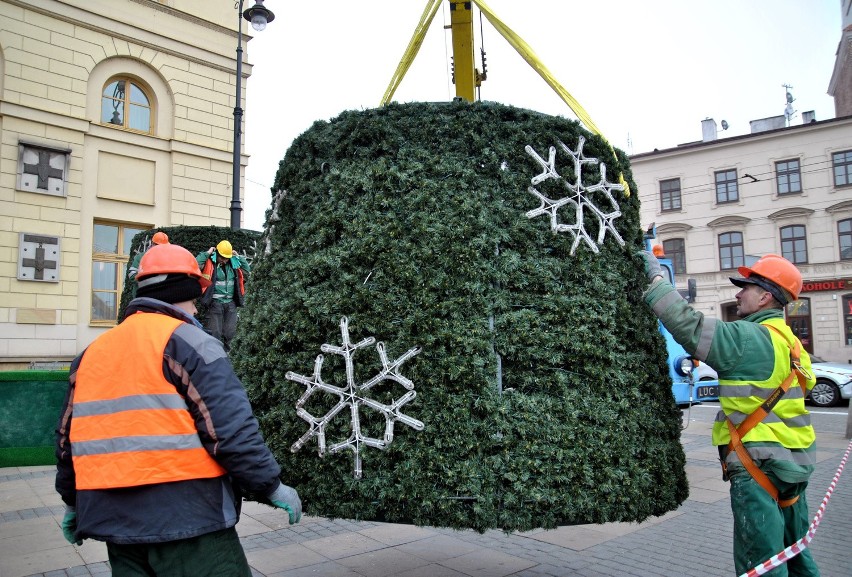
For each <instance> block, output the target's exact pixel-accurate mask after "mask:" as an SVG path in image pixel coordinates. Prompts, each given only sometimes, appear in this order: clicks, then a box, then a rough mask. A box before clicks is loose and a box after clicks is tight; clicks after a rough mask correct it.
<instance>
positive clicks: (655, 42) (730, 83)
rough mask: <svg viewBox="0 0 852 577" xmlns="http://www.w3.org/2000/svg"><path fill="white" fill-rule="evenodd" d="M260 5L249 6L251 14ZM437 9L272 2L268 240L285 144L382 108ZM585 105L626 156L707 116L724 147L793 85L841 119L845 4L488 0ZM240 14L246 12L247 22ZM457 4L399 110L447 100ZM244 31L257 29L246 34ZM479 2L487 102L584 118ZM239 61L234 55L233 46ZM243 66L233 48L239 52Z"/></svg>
mask: <svg viewBox="0 0 852 577" xmlns="http://www.w3.org/2000/svg"><path fill="white" fill-rule="evenodd" d="M253 3H254V0H246V2H245V7H246V8H247V7H248V6H250V5H251V4H253ZM426 4H427V2H426V0H392V1H391V0H386V1H384V2H377V1H376V0H324V1H322V2H292V1H290V0H287V1H283V0H266V1H265V5H266V6H267V7H268V8H269V9H270V10H272V11H273V12H274V13H275V20H274V21H273V22H272V23H270V24H269V26H268V27H267V28H266V30H264V31H263V32H254V31H251V32H252V34H253V35H254V38H253V39H252V40H251V41H250V42H249V44H248V45H247V46H246V48H245V49H246V53H247V57H248V61H249V62H250V63H251V64H252V65H253V70H252V76H251V78H249V80H248V83H247V102H246V105H245V119H246V132H245V134H244V135H243V143H244V146H245V151H246V153H247V154H249V155H250V159H249V164H248V169H247V171H246V181H245V195H246V197H245V201H244V203H243V208H244V210H245V213H244V219H243V225H244V226H245V227H246V228H250V229H254V230H262V228H263V223H264V212H265V211H266V209H267V208H268V207H269V205H270V202H271V195H270V192H269V189H270V187H271V185H272V182H273V179H274V177H275V173H276V170H277V168H278V162H279V161H280V160H281V159H282V158H283V157H284V154H285V152H286V151H287V148H288V147H289V146H290V143H291V142H292V141H293V139H294V138H295V137H297V136H298V135H299V134H301V133H302V132H304V131H305V130H307V129H308V128H310V126H311V124H312V123H313V122H314V121H316V120H328V119H330V118H334V117H335V116H337V115H338V114H340V113H341V112H343V111H345V110H362V109H367V108H374V107H376V106H378V105H379V102H380V100H381V98H382V96H383V94H384V92H385V90H386V88H387V86H388V83H389V82H390V79H391V77H392V75H393V73H394V71H395V70H396V67H397V65H398V63H399V60H400V58H401V57H402V54H403V52H404V50H405V48H406V46H407V45H408V42H409V40H410V39H411V36H412V34H413V32H414V29H415V27H416V26H417V23H418V22H419V20H420V16H421V14H422V13H423V10H424V8H425V7H426ZM486 4H487V5H488V6H489V7H490V8H491V10H492V11H493V12H494V13H496V15H497V16H498V17H499V18H500V19H501V20H503V22H504V23H505V24H506V25H507V26H508V27H509V28H511V29H512V30H514V31H515V32H516V33H517V34H518V35H519V36H520V37H521V38H523V39H524V40H525V41H526V42H527V44H529V45H530V47H532V49H533V50H534V51H535V52H536V54H537V55H538V56H539V58H540V59H541V61H542V62H543V63H544V64H545V66H547V67H548V68H549V69H550V71H551V72H552V73H553V74H554V76H555V77H556V78H557V80H558V81H559V82H560V83H561V84H562V85H563V86H564V87H565V88H566V89H567V91H568V92H569V93H570V94H571V95H572V96H573V97H574V98H575V99H577V100H578V101H579V102H580V104H581V105H582V106H583V107H584V108H585V109H586V111H587V112H588V114H589V116H590V117H591V118H592V120H593V121H594V122H595V123H596V124H597V125H598V127H599V128H600V130H601V132H602V133H603V135H604V136H605V137H606V138H607V139H608V140H609V141H610V142H612V144H613V145H615V146H616V147H618V148H621V149H623V150H625V151H627V152H628V153H630V154H637V153H640V152H648V151H651V150H653V149H655V148H660V149H662V148H668V147H672V146H677V145H678V144H682V143H685V142H693V141H696V140H701V121H702V120H703V119H705V118H708V117H709V118H713V119H715V120H716V122H717V123H718V124H721V121H722V120H725V121H727V123H728V125H729V129H728V130H727V132H721V128H720V137H726V136H737V135H741V134H747V133H748V132H749V121H750V120H756V119H760V118H766V117H769V116H776V115H780V114H783V113H784V106H785V104H786V101H785V88H784V87H783V85H784V84H789V85H792V89H790V92H791V93H792V94H793V97H794V98H795V101H794V102H793V107H794V109H795V110H796V111H797V112H796V114H795V116H794V118H793V124H798V123H801V113H802V112H805V111H809V110H813V111H814V112H815V114H816V119H817V120H826V119H829V118H833V117H834V102H833V100H832V98H830V97H829V96H828V95H827V90H828V84H829V81H830V80H831V73H832V70H833V67H834V58H835V53H836V51H837V46H838V43H839V41H840V34H841V14H840V11H841V0H642V1H637V0H595V1H593V2H588V1H583V2H580V1H575V0H523V1H521V0H487V2H486ZM235 16H236V15H235ZM448 23H449V9H448V2H446V0H444V1H443V2H442V7H441V9H440V10H439V11H438V13H437V14H436V15H435V20H434V21H433V23H432V26H431V28H430V29H429V32H428V33H427V35H426V39H425V41H424V43H423V46H422V47H421V49H420V53H419V54H418V56H417V58H416V60H415V61H414V64H413V65H412V67H411V69H410V70H409V71H408V73H407V74H406V76H405V79H404V80H403V81H402V84H401V85H400V86H399V88H398V89H397V91H396V93H395V95H394V100H396V101H398V102H412V101H446V100H450V99H451V98H452V97H453V96H454V94H455V89H454V86H453V85H452V84H451V82H450V65H449V62H450V55H451V54H452V47H451V39H450V33H449V31H448V30H444V25H445V24H448ZM245 24H246V25H247V26H249V29H250V25H248V23H245ZM481 26H482V34H480V18H479V11H478V10H477V9H476V8H475V7H474V27H475V34H476V54H477V67H478V68H480V69H481V67H482V65H481V62H480V61H479V48H480V46H481V45H483V44H484V47H485V51H486V58H487V72H488V79H487V80H486V81H485V82H484V83H483V85H482V88H481V92H480V97H481V99H482V100H491V101H497V102H501V103H504V104H511V105H514V106H519V107H522V108H529V109H533V110H538V111H540V112H545V113H548V114H553V115H561V116H566V117H568V118H575V117H574V115H573V113H572V112H571V110H570V109H569V108H568V106H567V105H566V104H565V103H564V102H563V101H562V100H561V99H560V98H559V97H558V96H557V95H556V94H555V93H554V92H553V91H552V90H551V89H550V87H549V86H547V84H545V82H544V80H542V79H541V78H540V77H539V76H538V74H536V73H535V72H534V71H533V70H532V69H531V68H530V67H529V65H527V63H526V62H525V61H524V60H523V59H522V58H521V57H520V55H518V54H517V53H516V52H515V50H514V49H513V48H512V47H511V46H510V45H509V44H508V43H507V42H506V41H505V40H504V39H503V37H502V36H500V34H499V33H498V32H497V31H496V30H495V29H494V28H493V27H492V26H491V25H490V24H489V23H488V21H487V20H486V19H485V18H484V17H483V18H482V25H481ZM234 49H235V50H236V45H235V46H234ZM235 55H236V52H235Z"/></svg>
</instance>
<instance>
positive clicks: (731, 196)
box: [716, 170, 740, 204]
mask: <svg viewBox="0 0 852 577" xmlns="http://www.w3.org/2000/svg"><path fill="white" fill-rule="evenodd" d="M739 199H740V196H739V192H738V191H737V171H736V170H722V171H719V172H717V173H716V202H717V203H718V204H722V203H725V202H737V201H738V200H739Z"/></svg>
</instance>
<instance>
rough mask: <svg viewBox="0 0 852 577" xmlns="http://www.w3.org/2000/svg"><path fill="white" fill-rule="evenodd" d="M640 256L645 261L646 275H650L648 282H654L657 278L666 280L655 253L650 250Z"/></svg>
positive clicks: (644, 251) (642, 252)
mask: <svg viewBox="0 0 852 577" xmlns="http://www.w3.org/2000/svg"><path fill="white" fill-rule="evenodd" d="M639 254H640V255H641V256H642V259H643V260H644V261H645V274H646V275H648V282H653V281H654V277H656V276H661V277H663V278H665V275H664V274H663V267H662V266H660V261H658V260H657V257H655V256H654V253H652V252H651V251H649V250H643V251H641V252H640V253H639Z"/></svg>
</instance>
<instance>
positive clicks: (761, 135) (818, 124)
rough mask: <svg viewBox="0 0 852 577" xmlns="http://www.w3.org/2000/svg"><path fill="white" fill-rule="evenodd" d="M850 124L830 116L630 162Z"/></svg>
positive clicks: (850, 120)
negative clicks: (826, 118)
mask: <svg viewBox="0 0 852 577" xmlns="http://www.w3.org/2000/svg"><path fill="white" fill-rule="evenodd" d="M845 125H849V126H850V127H852V116H843V117H840V118H830V119H828V120H819V121H814V122H809V123H808V124H797V125H795V126H786V127H784V128H776V129H775V130H764V131H761V132H754V133H749V134H741V135H739V136H730V137H728V138H719V139H716V140H709V141H707V142H704V141H697V142H689V143H686V144H681V145H678V146H675V147H672V148H664V149H662V150H652V151H651V152H640V153H639V154H634V155H631V156H630V163H631V164H635V163H637V162H641V161H643V160H656V159H659V158H664V157H673V156H679V155H687V154H692V153H694V152H695V151H696V150H699V149H707V150H711V149H714V148H724V147H727V146H732V145H736V144H741V143H742V142H744V141H748V140H752V139H753V140H754V141H757V140H763V139H768V138H777V137H779V136H789V135H798V134H801V133H802V132H809V131H813V130H824V129H825V128H827V127H833V126H837V127H843V126H845Z"/></svg>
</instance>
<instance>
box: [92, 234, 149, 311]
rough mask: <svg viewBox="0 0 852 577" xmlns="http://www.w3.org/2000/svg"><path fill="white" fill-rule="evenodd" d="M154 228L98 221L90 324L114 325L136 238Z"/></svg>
mask: <svg viewBox="0 0 852 577" xmlns="http://www.w3.org/2000/svg"><path fill="white" fill-rule="evenodd" d="M149 228H151V227H150V226H142V225H124V224H118V223H107V222H96V223H95V229H94V234H93V235H92V316H91V323H92V324H98V325H114V324H115V322H116V321H117V320H118V304H119V299H120V298H121V291H122V290H123V289H124V286H123V282H124V276H125V268H126V267H127V260H128V257H129V254H128V253H129V251H130V243H131V241H132V240H133V237H134V236H135V235H136V234H137V233H139V232H141V231H143V230H148V229H149Z"/></svg>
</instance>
